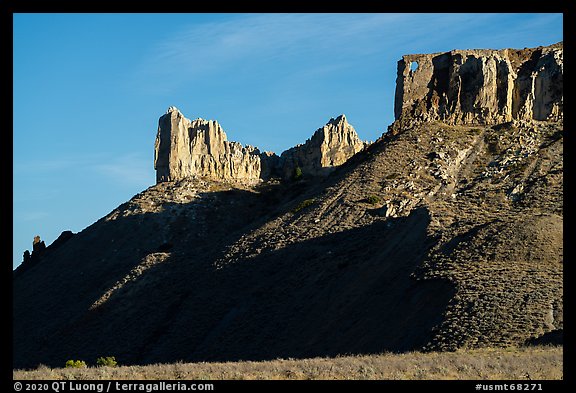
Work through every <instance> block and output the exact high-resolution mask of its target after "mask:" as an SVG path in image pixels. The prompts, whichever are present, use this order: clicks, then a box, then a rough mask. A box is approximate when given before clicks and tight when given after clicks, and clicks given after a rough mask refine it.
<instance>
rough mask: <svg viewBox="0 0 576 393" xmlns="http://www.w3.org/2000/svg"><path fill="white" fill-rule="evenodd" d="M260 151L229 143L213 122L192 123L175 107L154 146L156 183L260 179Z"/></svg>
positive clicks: (163, 121)
mask: <svg viewBox="0 0 576 393" xmlns="http://www.w3.org/2000/svg"><path fill="white" fill-rule="evenodd" d="M262 157H264V158H268V157H269V156H268V155H266V154H264V155H261V153H260V150H258V149H257V148H255V147H253V146H250V145H247V146H242V145H241V144H240V143H238V142H230V141H228V140H227V137H226V133H225V132H224V130H223V129H222V127H221V126H220V124H218V122H217V121H214V120H203V119H196V120H189V119H187V118H186V117H184V115H182V113H180V111H179V110H178V109H177V108H175V107H170V108H168V111H167V112H166V114H165V115H164V116H162V117H160V120H159V122H158V134H157V136H156V143H155V146H154V168H155V169H156V182H162V181H171V180H181V179H185V178H187V177H191V176H203V177H209V178H213V179H237V180H248V181H250V180H258V179H260V178H261V176H262V175H263V173H262Z"/></svg>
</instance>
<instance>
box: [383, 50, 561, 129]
mask: <svg viewBox="0 0 576 393" xmlns="http://www.w3.org/2000/svg"><path fill="white" fill-rule="evenodd" d="M563 69H564V67H563V45H562V43H558V44H555V45H551V46H547V47H538V48H529V49H522V50H515V49H503V50H453V51H450V52H446V53H434V54H421V55H407V56H403V58H402V60H400V61H399V62H398V77H397V83H396V97H395V105H394V114H395V117H396V119H397V120H400V121H401V122H402V125H403V126H406V125H409V124H410V123H413V122H414V121H434V120H441V121H444V122H446V123H449V124H499V123H504V122H509V121H511V120H514V119H517V120H531V119H534V120H558V119H560V118H561V117H562V115H563V83H562V80H563Z"/></svg>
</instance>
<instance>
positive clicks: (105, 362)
mask: <svg viewBox="0 0 576 393" xmlns="http://www.w3.org/2000/svg"><path fill="white" fill-rule="evenodd" d="M96 365H98V366H101V367H116V366H117V365H118V362H117V361H116V358H115V357H114V356H106V357H99V358H98V359H96Z"/></svg>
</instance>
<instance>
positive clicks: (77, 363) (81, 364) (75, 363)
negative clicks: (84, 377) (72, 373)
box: [66, 360, 86, 368]
mask: <svg viewBox="0 0 576 393" xmlns="http://www.w3.org/2000/svg"><path fill="white" fill-rule="evenodd" d="M85 367H86V362H85V361H84V360H67V361H66V368H85Z"/></svg>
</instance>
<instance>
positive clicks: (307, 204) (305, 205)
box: [292, 198, 316, 213]
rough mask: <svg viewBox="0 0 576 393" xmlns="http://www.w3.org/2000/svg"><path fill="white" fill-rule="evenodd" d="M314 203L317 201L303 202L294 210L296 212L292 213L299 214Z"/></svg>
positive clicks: (308, 200)
mask: <svg viewBox="0 0 576 393" xmlns="http://www.w3.org/2000/svg"><path fill="white" fill-rule="evenodd" d="M314 202H316V200H315V199H314V198H312V199H305V200H303V201H302V202H300V204H299V205H298V206H296V208H294V210H292V212H293V213H298V212H299V211H300V210H302V209H305V208H307V207H308V206H310V205H312V204H313V203H314Z"/></svg>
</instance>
